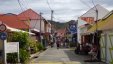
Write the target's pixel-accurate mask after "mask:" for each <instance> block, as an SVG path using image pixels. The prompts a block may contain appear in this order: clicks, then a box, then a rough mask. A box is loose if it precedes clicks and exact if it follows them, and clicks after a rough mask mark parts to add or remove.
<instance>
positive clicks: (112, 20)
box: [87, 14, 113, 33]
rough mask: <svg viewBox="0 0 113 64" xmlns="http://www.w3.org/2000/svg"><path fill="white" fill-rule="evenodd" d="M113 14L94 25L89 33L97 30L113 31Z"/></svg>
mask: <svg viewBox="0 0 113 64" xmlns="http://www.w3.org/2000/svg"><path fill="white" fill-rule="evenodd" d="M112 24H113V14H110V15H108V16H107V17H106V18H103V19H102V20H100V21H98V22H97V26H96V24H94V25H93V26H92V27H91V28H90V29H89V30H88V31H87V33H91V32H95V31H96V28H97V30H108V29H113V25H112Z"/></svg>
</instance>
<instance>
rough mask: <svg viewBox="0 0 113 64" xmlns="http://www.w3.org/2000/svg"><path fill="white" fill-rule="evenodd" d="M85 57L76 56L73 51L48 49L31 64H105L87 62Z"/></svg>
mask: <svg viewBox="0 0 113 64" xmlns="http://www.w3.org/2000/svg"><path fill="white" fill-rule="evenodd" d="M86 59H88V57H87V56H85V55H76V54H75V53H74V51H73V50H72V49H66V48H61V49H56V48H48V49H47V50H46V51H44V52H42V53H41V54H40V55H39V56H38V57H37V58H34V59H33V60H32V61H31V63H33V64H34V63H36V64H37V63H38V64H104V63H101V62H87V63H85V62H84V60H86Z"/></svg>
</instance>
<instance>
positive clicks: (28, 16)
mask: <svg viewBox="0 0 113 64" xmlns="http://www.w3.org/2000/svg"><path fill="white" fill-rule="evenodd" d="M18 17H19V18H20V19H21V20H28V19H35V20H36V19H40V15H39V14H38V13H36V12H35V11H33V10H32V9H28V10H26V11H24V12H22V13H20V14H19V15H18Z"/></svg>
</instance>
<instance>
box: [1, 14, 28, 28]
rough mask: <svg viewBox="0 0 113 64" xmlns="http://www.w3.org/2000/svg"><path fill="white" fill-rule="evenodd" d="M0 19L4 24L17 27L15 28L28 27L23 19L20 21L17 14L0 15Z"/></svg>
mask: <svg viewBox="0 0 113 64" xmlns="http://www.w3.org/2000/svg"><path fill="white" fill-rule="evenodd" d="M0 21H2V22H3V23H4V24H6V25H8V26H9V27H12V28H17V29H28V28H29V26H28V25H27V24H26V23H24V22H23V21H20V20H19V18H18V17H17V15H14V14H12V15H11V14H10V15H9V14H4V15H0Z"/></svg>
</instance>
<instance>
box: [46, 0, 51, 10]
mask: <svg viewBox="0 0 113 64" xmlns="http://www.w3.org/2000/svg"><path fill="white" fill-rule="evenodd" d="M46 2H47V4H48V7H49V9H50V10H52V8H51V6H50V4H49V1H48V0H47V1H46Z"/></svg>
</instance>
